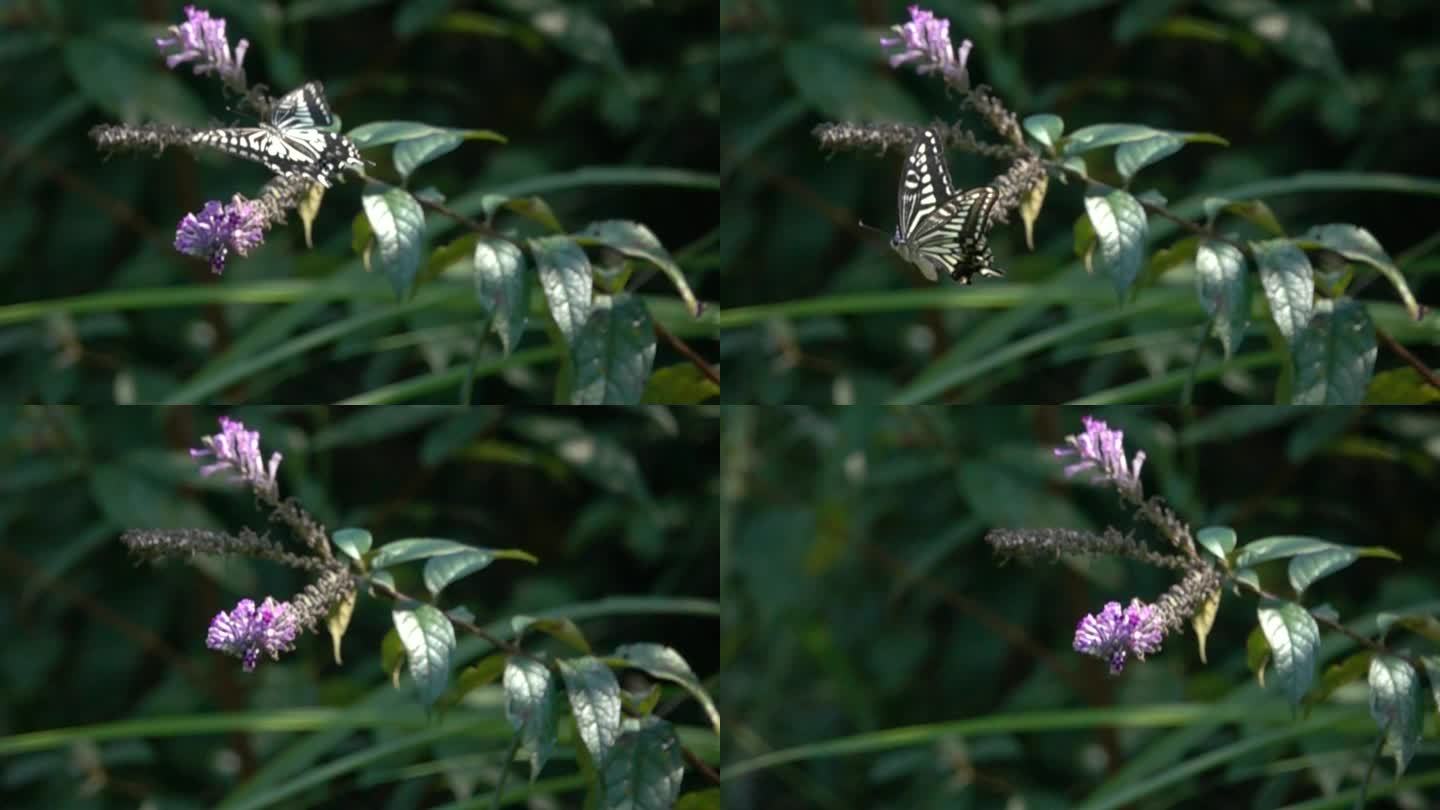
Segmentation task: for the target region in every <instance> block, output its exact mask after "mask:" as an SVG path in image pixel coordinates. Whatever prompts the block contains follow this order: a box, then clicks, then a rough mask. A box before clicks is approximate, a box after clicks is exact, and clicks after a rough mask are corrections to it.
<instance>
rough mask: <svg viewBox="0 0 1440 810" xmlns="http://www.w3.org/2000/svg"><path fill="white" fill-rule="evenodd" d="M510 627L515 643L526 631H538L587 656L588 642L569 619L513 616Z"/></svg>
mask: <svg viewBox="0 0 1440 810" xmlns="http://www.w3.org/2000/svg"><path fill="white" fill-rule="evenodd" d="M510 627H511V628H513V629H514V631H515V636H516V639H517V643H518V640H519V638H520V637H522V636H524V635H525V633H526V632H527V631H530V630H538V631H540V632H542V633H544V634H546V635H548V636H550V637H551V638H554V639H555V640H557V641H560V642H562V643H564V644H567V645H569V646H570V647H573V648H574V649H575V650H577V651H579V652H582V653H585V654H586V655H589V654H590V653H591V649H590V642H589V640H588V639H586V638H585V633H584V632H582V631H581V630H580V627H579V626H578V625H577V624H575V622H572V621H570V620H569V619H537V618H535V617H534V616H513V617H511V619H510Z"/></svg>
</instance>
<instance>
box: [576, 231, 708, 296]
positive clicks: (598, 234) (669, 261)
mask: <svg viewBox="0 0 1440 810" xmlns="http://www.w3.org/2000/svg"><path fill="white" fill-rule="evenodd" d="M577 236H581V237H588V238H590V239H594V240H595V241H597V242H599V243H600V244H602V245H605V246H606V247H608V248H610V249H611V250H617V251H619V252H621V253H623V254H625V255H626V256H630V257H633V258H637V259H644V260H645V261H647V262H649V263H650V264H653V265H655V267H657V268H659V269H660V272H662V273H664V274H665V275H666V277H668V278H669V279H670V283H671V284H673V285H674V287H675V291H676V292H678V293H680V298H681V300H683V301H684V302H685V308H686V309H687V310H688V311H689V312H690V314H691V316H693V317H697V318H698V317H699V316H700V303H699V302H698V301H696V300H695V294H694V293H693V292H691V291H690V283H689V282H688V281H686V279H685V274H684V273H682V272H681V271H680V265H678V264H676V263H675V260H674V259H673V258H671V256H670V252H669V251H667V250H665V246H664V245H662V244H660V240H659V238H657V237H656V236H655V234H654V233H653V232H652V231H651V230H650V229H649V228H647V227H645V226H644V225H642V224H641V223H639V222H630V221H628V220H623V219H612V220H605V221H603V222H592V223H590V224H589V225H586V226H585V230H583V231H581V232H580V233H579V234H577Z"/></svg>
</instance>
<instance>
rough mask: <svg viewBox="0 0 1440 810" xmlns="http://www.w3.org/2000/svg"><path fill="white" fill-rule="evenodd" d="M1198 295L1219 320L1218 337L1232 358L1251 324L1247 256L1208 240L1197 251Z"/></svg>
mask: <svg viewBox="0 0 1440 810" xmlns="http://www.w3.org/2000/svg"><path fill="white" fill-rule="evenodd" d="M1195 292H1196V294H1197V295H1199V296H1200V305H1201V306H1203V307H1204V308H1205V312H1206V313H1208V314H1209V315H1210V317H1211V318H1214V319H1215V336H1216V337H1218V338H1219V339H1220V345H1221V346H1222V347H1223V348H1224V349H1225V356H1226V357H1227V358H1228V357H1230V356H1231V354H1233V353H1234V350H1235V349H1236V348H1238V347H1239V346H1240V341H1241V340H1242V339H1244V337H1245V329H1246V328H1247V327H1248V326H1249V325H1250V296H1249V295H1247V294H1246V287H1245V254H1244V253H1241V252H1240V250H1239V248H1236V247H1235V246H1234V245H1231V244H1228V243H1226V242H1218V241H1214V240H1209V239H1206V240H1204V241H1202V242H1201V243H1200V247H1199V248H1198V249H1197V250H1196V252H1195Z"/></svg>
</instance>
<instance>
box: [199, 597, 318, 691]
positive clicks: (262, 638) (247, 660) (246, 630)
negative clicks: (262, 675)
mask: <svg viewBox="0 0 1440 810" xmlns="http://www.w3.org/2000/svg"><path fill="white" fill-rule="evenodd" d="M299 633H300V625H299V623H298V622H297V621H296V619H295V611H294V609H293V608H291V607H290V604H289V603H288V602H276V601H275V600H274V599H273V598H271V597H269V596H267V597H265V601H264V602H262V603H261V604H260V606H259V607H258V608H257V607H256V606H255V603H254V602H253V601H252V600H249V599H241V600H240V601H239V602H238V603H237V604H236V605H235V609H234V610H232V611H230V612H229V613H226V612H225V611H223V610H222V611H220V612H219V613H217V614H215V618H214V619H212V620H211V621H210V632H209V633H208V634H206V636H205V646H206V647H209V648H210V649H212V650H219V651H221V652H224V653H229V654H230V655H233V656H235V657H236V658H239V659H241V661H243V662H244V667H245V671H246V672H254V671H255V665H256V664H258V663H259V662H260V655H261V653H264V654H266V655H268V656H270V660H272V661H278V660H280V653H282V652H287V651H289V650H293V649H295V636H297V635H298V634H299Z"/></svg>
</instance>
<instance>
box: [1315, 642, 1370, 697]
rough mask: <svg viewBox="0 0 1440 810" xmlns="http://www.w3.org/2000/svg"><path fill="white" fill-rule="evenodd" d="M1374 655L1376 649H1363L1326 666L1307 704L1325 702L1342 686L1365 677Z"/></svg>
mask: <svg viewBox="0 0 1440 810" xmlns="http://www.w3.org/2000/svg"><path fill="white" fill-rule="evenodd" d="M1374 657H1375V651H1374V650H1362V651H1361V652H1358V653H1355V654H1353V655H1350V656H1347V657H1346V658H1345V659H1344V660H1342V661H1340V662H1339V663H1336V664H1331V665H1330V666H1328V667H1326V668H1325V671H1324V672H1323V673H1322V674H1321V675H1320V681H1319V682H1318V683H1316V684H1315V688H1314V689H1311V690H1310V694H1308V695H1306V696H1305V705H1307V706H1315V705H1319V704H1321V703H1324V702H1325V700H1326V699H1327V698H1329V697H1330V696H1331V695H1333V694H1335V691H1336V690H1337V689H1339V688H1340V687H1342V686H1346V685H1349V684H1352V683H1355V682H1357V681H1359V680H1360V679H1361V678H1364V677H1365V674H1366V673H1367V672H1369V671H1370V660H1371V659H1372V658H1374Z"/></svg>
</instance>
